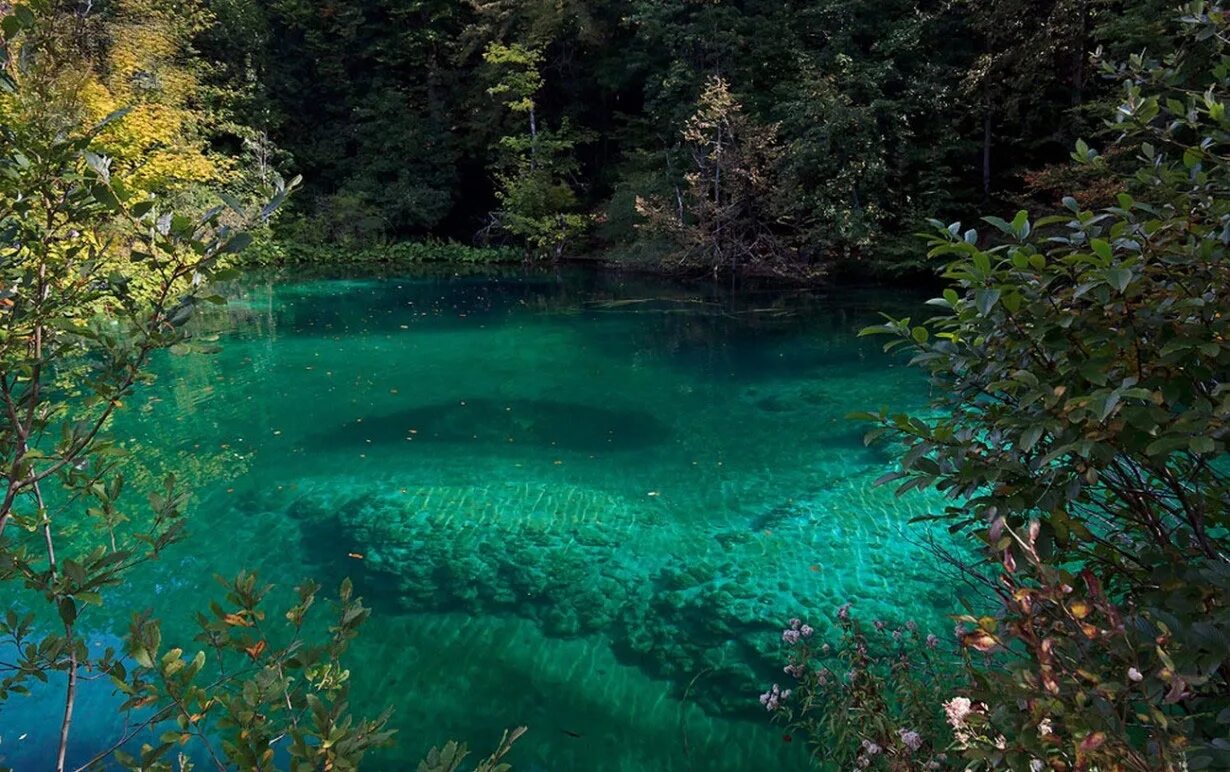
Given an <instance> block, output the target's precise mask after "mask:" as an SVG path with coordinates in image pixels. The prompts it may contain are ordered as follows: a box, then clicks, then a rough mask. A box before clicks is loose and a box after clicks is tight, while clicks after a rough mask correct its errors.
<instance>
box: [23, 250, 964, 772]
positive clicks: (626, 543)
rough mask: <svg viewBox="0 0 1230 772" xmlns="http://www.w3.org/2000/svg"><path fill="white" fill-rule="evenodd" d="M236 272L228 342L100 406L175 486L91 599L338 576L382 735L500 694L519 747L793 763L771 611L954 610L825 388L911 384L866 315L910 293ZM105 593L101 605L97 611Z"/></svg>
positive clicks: (202, 330) (703, 765)
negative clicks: (186, 497) (350, 588)
mask: <svg viewBox="0 0 1230 772" xmlns="http://www.w3.org/2000/svg"><path fill="white" fill-rule="evenodd" d="M227 292H228V294H229V295H230V296H231V297H232V300H231V302H230V304H229V306H228V307H227V308H226V309H225V310H223V311H215V312H212V313H211V314H209V315H206V316H203V317H201V318H199V319H198V320H196V322H195V323H194V324H195V325H196V326H197V328H198V332H199V334H201V335H202V336H205V337H209V336H212V335H217V336H218V342H219V344H220V346H221V351H220V353H216V354H213V355H189V356H178V357H176V356H171V355H170V354H167V355H165V356H161V357H160V358H159V359H158V360H157V362H156V367H155V370H156V372H157V374H158V380H157V382H156V383H155V384H154V385H152V386H150V387H147V388H145V389H144V390H143V391H142V392H141V393H140V394H139V395H138V396H137V398H136V399H134V400H131V401H130V406H129V407H130V409H129V410H128V412H127V413H126V414H125V415H124V416H123V418H122V420H121V421H120V422H119V424H118V425H117V427H116V433H117V435H118V436H119V437H121V438H123V439H124V441H125V442H126V444H127V445H128V446H129V447H130V448H131V449H133V450H135V451H137V453H136V454H135V455H136V457H138V458H141V459H143V461H142V463H143V465H144V466H142V467H140V468H134V469H133V470H131V472H130V474H131V475H132V476H133V477H134V479H136V480H137V483H138V487H139V486H140V484H142V482H143V481H145V482H148V480H151V479H154V478H155V477H156V476H157V475H158V474H159V473H160V472H161V471H163V470H166V469H173V470H176V471H178V472H179V473H180V475H181V476H182V477H183V478H184V479H186V480H188V481H189V482H190V483H191V485H192V486H193V488H194V489H195V490H196V501H195V505H194V514H193V521H192V523H193V525H192V531H193V537H192V538H191V539H190V540H189V541H188V542H186V543H185V544H182V545H179V546H177V547H176V548H175V549H174V550H173V551H172V552H171V553H170V554H168V555H167V557H166V559H164V560H162V561H160V562H159V563H157V564H155V565H152V566H150V567H148V568H144V569H142V571H141V573H140V574H139V575H138V576H136V577H135V578H134V581H133V583H132V584H131V585H129V586H127V587H126V588H125V589H124V590H123V591H122V594H120V595H118V596H113V597H112V599H111V604H112V607H113V608H119V607H123V606H125V605H128V606H153V607H155V608H156V609H158V611H159V612H160V614H161V615H162V616H163V618H164V619H166V621H167V628H168V630H167V633H166V637H167V638H174V637H176V636H177V634H178V635H180V636H182V637H185V638H186V637H187V634H188V631H189V630H190V619H191V615H190V611H189V610H190V609H193V608H195V607H199V606H201V605H202V603H201V602H200V598H201V593H202V591H205V592H213V586H212V582H211V579H210V577H211V576H212V575H214V574H215V573H220V574H233V573H235V572H237V571H238V570H239V569H240V568H249V569H254V570H257V571H259V572H260V574H261V576H262V578H264V579H265V580H267V581H270V582H273V583H274V584H276V585H278V586H279V587H281V588H290V587H291V586H293V585H294V584H295V583H297V582H298V581H299V580H300V579H302V578H303V577H305V576H314V577H316V578H318V579H320V580H321V581H322V582H323V583H325V584H326V585H335V584H336V582H338V581H340V579H341V577H343V576H346V575H350V576H352V577H353V578H354V580H355V582H356V585H357V587H358V589H359V592H360V593H361V594H362V595H364V597H365V598H366V599H367V601H368V602H369V604H370V605H372V606H373V607H374V609H375V612H376V613H375V616H374V618H373V621H372V622H371V623H370V625H369V626H368V627H367V629H366V632H365V635H364V637H363V638H361V639H360V640H359V641H358V642H357V644H356V646H355V648H354V650H353V656H352V657H351V665H352V669H353V672H354V675H355V679H356V687H355V704H356V707H357V708H358V709H360V710H366V711H368V712H371V713H375V712H377V711H378V710H379V709H380V708H381V707H382V706H384V705H392V706H394V708H395V713H394V722H395V724H396V726H397V728H398V729H399V730H400V737H399V745H398V747H397V749H395V750H394V751H391V752H389V753H387V754H384V755H382V756H381V757H379V758H377V759H373V764H372V765H371V766H372V768H374V769H402V768H406V767H411V768H412V767H413V763H412V762H416V761H417V759H418V758H420V757H421V756H422V755H423V754H424V753H425V752H426V750H427V749H428V748H429V747H430V746H431V745H432V744H435V743H438V742H442V741H443V740H445V739H448V738H457V739H460V740H464V741H467V742H469V743H470V745H471V746H472V747H474V748H475V749H476V750H484V749H489V748H490V747H492V746H494V744H495V742H496V741H497V740H498V739H499V736H500V732H501V731H502V730H503V729H504V728H507V727H512V726H516V725H520V724H525V725H528V726H529V728H530V731H529V733H528V734H527V735H526V736H525V737H524V738H523V739H522V741H521V742H520V743H519V745H518V747H517V748H516V751H515V752H514V754H513V756H512V761H513V762H514V766H515V768H516V769H519V770H594V771H598V772H601V771H605V770H611V771H615V770H715V771H718V770H758V769H768V768H772V767H777V768H780V769H804V768H806V764H805V749H804V748H803V747H802V743H801V742H800V741H798V740H794V741H792V742H787V741H785V739H784V737H783V733H782V730H781V729H780V728H779V727H774V726H772V725H770V724H769V723H768V721H767V720H766V719H765V717H764V715H763V711H762V709H761V708H760V706H759V704H758V703H757V695H758V694H759V692H760V691H763V690H764V687H765V686H767V685H768V684H770V683H772V682H774V681H779V682H783V684H784V683H785V682H786V681H787V680H788V677H787V676H785V675H784V674H782V673H781V665H782V662H781V661H780V660H779V652H780V630H781V627H782V625H783V623H784V621H785V620H786V619H788V618H790V617H792V616H804V617H806V618H808V619H809V620H810V621H811V622H812V623H813V624H814V625H816V626H817V627H819V628H821V629H827V628H828V624H829V623H828V620H829V619H830V618H831V615H832V611H833V609H835V608H836V607H837V606H839V605H841V604H842V603H844V602H847V601H853V603H854V606H855V608H856V610H857V611H858V613H860V615H863V616H865V617H866V618H884V619H889V620H896V621H904V620H906V619H915V620H917V621H919V622H920V624H923V625H926V626H928V627H929V628H931V629H935V630H936V631H937V632H938V631H939V630H940V629H942V628H943V627H944V626H945V625H944V622H943V620H944V616H943V615H944V614H945V613H946V612H948V611H950V610H951V604H952V599H951V591H950V589H948V588H946V587H944V586H942V585H941V584H939V583H937V581H936V579H935V572H934V570H933V561H932V559H931V558H930V556H929V554H928V553H927V551H926V549H925V548H924V547H922V546H921V545H920V544H919V539H920V538H921V536H922V533H921V532H920V531H918V530H917V529H916V527H915V526H907V525H906V521H907V520H908V519H909V517H911V516H912V515H915V514H919V513H920V512H921V511H922V510H923V508H924V507H925V505H926V503H927V502H926V501H925V500H922V499H919V498H916V497H906V498H904V499H896V498H895V497H894V496H893V495H892V493H891V491H889V490H881V489H873V488H872V485H871V483H872V481H873V480H874V479H875V478H876V477H878V476H879V475H881V474H882V473H883V472H884V471H885V470H886V468H887V466H888V464H889V462H890V457H889V456H888V455H887V452H886V451H885V450H883V449H868V448H865V447H864V446H863V442H862V432H863V428H862V427H861V426H859V425H856V424H852V423H850V422H849V421H847V420H845V415H846V414H847V413H849V412H851V411H855V410H863V409H868V408H878V407H879V406H881V405H884V404H891V405H894V406H898V407H916V406H919V405H921V404H922V403H923V401H924V399H925V396H926V394H925V391H924V388H925V387H924V384H923V382H922V381H921V379H920V378H919V376H918V375H917V374H916V373H914V372H912V371H910V370H908V369H907V368H906V367H905V366H904V365H903V364H902V363H901V362H899V361H894V360H892V359H889V358H887V357H885V356H884V355H883V354H881V353H880V352H879V350H878V345H877V344H876V343H875V342H874V341H865V340H864V341H860V340H858V339H856V337H855V333H856V331H857V330H858V329H859V327H860V326H862V325H863V324H865V323H868V322H870V321H874V319H875V312H876V311H878V310H883V309H888V310H894V311H901V310H903V309H904V310H906V312H908V311H909V310H911V309H912V308H913V306H914V305H915V303H916V299H914V298H904V299H903V298H902V297H901V296H900V294H898V295H897V296H892V295H887V294H884V293H878V292H874V291H863V290H850V289H835V290H829V291H824V292H784V291H780V290H778V291H773V290H764V291H755V290H750V289H746V288H745V289H744V290H742V291H739V292H731V291H730V290H728V289H724V288H720V287H700V288H697V287H695V286H693V287H691V288H684V287H680V286H676V285H673V284H670V283H666V282H663V281H658V280H649V279H634V278H618V277H614V276H610V275H599V274H593V273H586V272H581V271H575V272H573V271H568V272H563V273H534V274H525V273H518V272H511V273H502V274H486V273H477V274H470V275H454V274H451V273H437V274H434V275H427V274H424V275H419V276H367V277H363V276H359V277H355V276H350V277H348V278H335V277H318V278H305V277H301V276H300V277H295V276H290V275H283V276H280V277H269V278H261V279H249V280H246V281H245V282H244V283H242V284H241V285H239V286H235V287H230V288H228V290H227ZM350 553H358V554H361V555H362V556H363V558H362V559H361V560H360V559H355V558H352V557H349V556H348V555H349V554H350ZM11 603H12V601H10V605H11ZM122 619H123V615H122V614H121V613H119V611H116V612H115V615H114V618H107V617H104V616H95V617H93V619H92V620H91V621H92V624H93V625H94V629H95V630H96V633H95V635H96V637H97V639H98V641H99V643H102V642H105V641H106V640H107V639H106V637H105V634H104V631H105V630H107V629H112V630H115V629H122V628H118V627H116V625H119V624H121V621H122ZM56 691H57V692H58V687H57V689H56ZM55 697H56V694H42V695H37V696H36V697H35V698H32V699H31V700H30V701H28V702H26V703H21V704H15V705H10V706H9V707H8V708H6V709H5V711H4V712H3V713H0V755H3V756H4V757H5V759H6V763H8V764H11V765H15V766H16V767H17V768H18V769H23V768H41V767H42V766H44V764H42V763H39V762H40V761H41V760H42V759H45V758H46V754H47V753H48V752H49V748H50V747H51V746H50V743H51V742H52V740H53V737H52V735H53V729H54V724H53V721H52V720H51V719H52V717H53V716H54V715H55V711H56V710H57V707H56V705H55ZM112 699H113V698H112V697H111V696H110V695H109V693H108V690H107V689H106V688H105V687H104V686H102V685H101V684H98V685H91V686H89V687H88V688H87V689H86V693H85V694H84V695H83V698H82V700H83V702H82V704H83V709H82V710H81V711H79V723H78V734H77V735H76V739H75V742H74V744H73V746H72V751H73V755H74V756H77V757H79V758H84V757H88V755H89V751H90V750H91V749H92V748H93V747H97V745H98V744H99V742H100V738H103V737H106V736H108V735H109V734H110V733H112V732H113V731H114V730H115V728H116V722H115V720H114V719H113V718H112V717H111V712H110V710H109V706H110V705H111V704H112ZM23 734H24V735H26V736H25V738H24V739H18V738H19V737H20V736H21V735H23Z"/></svg>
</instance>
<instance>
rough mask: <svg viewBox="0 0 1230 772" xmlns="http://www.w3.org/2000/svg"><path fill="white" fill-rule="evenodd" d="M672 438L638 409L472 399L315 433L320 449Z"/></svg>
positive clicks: (577, 447)
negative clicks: (421, 444) (384, 445)
mask: <svg viewBox="0 0 1230 772" xmlns="http://www.w3.org/2000/svg"><path fill="white" fill-rule="evenodd" d="M669 437H670V429H669V428H668V427H667V426H666V424H664V423H662V422H661V421H659V420H658V419H657V418H655V417H654V416H653V415H651V414H650V413H647V412H643V411H638V410H620V409H615V408H603V407H595V406H593V405H582V404H577V403H571V402H553V401H549V400H529V399H510V400H491V399H471V400H458V401H457V402H447V403H439V404H434V405H421V406H418V407H412V408H407V409H406V410H402V411H399V412H396V413H388V414H385V415H380V416H370V417H368V418H366V419H364V420H363V421H361V422H358V421H351V422H348V423H346V424H343V425H342V426H339V427H337V428H336V429H332V430H330V431H327V432H321V433H319V434H317V435H315V437H314V438H313V441H314V444H316V445H317V446H318V447H321V448H337V447H339V446H347V445H375V444H394V443H397V444H402V445H413V444H420V443H433V442H445V443H470V444H481V445H492V446H499V447H505V446H507V447H510V448H516V447H519V446H527V445H528V446H530V447H549V448H559V449H561V450H571V451H577V452H587V453H593V452H598V451H625V450H639V449H642V448H647V447H650V446H653V445H658V444H661V443H663V442H665V441H666V440H667V439H669Z"/></svg>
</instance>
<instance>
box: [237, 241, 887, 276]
mask: <svg viewBox="0 0 1230 772" xmlns="http://www.w3.org/2000/svg"><path fill="white" fill-rule="evenodd" d="M551 263H574V264H576V263H583V264H586V265H590V266H594V267H600V268H603V269H610V270H617V271H623V272H632V273H645V274H652V275H656V276H671V277H677V278H714V277H716V276H726V277H730V276H731V271H730V270H729V269H727V270H724V271H710V270H699V271H698V270H697V269H696V267H695V266H691V267H680V266H670V265H664V264H662V263H659V262H653V261H646V260H623V259H610V258H608V257H604V256H602V255H593V254H591V255H577V256H567V257H563V258H558V259H556V260H551V259H549V258H548V259H544V258H534V257H533V256H528V255H527V253H526V251H525V250H524V249H523V248H521V247H514V246H471V245H468V244H462V243H459V242H456V241H443V240H438V239H427V240H424V241H399V242H394V243H390V244H379V245H369V246H359V245H352V244H343V243H308V242H302V241H296V240H293V239H276V238H260V237H258V238H257V239H256V240H255V241H254V242H253V243H252V244H251V245H250V246H249V247H247V248H246V249H245V250H244V251H243V252H242V253H240V254H237V255H234V256H232V257H231V260H230V261H229V264H228V267H232V268H263V267H268V268H277V267H285V266H306V265H318V266H344V265H386V266H395V265H426V264H434V265H447V264H456V265H469V266H479V265H511V264H538V265H541V264H551ZM775 269H776V270H775ZM838 275H839V276H840V277H842V278H847V279H848V278H854V279H868V278H870V279H875V280H885V279H889V280H891V279H893V278H894V277H886V276H883V275H880V274H878V273H877V272H875V271H866V272H860V271H851V270H849V269H847V270H845V271H841V272H836V273H834V272H832V271H829V270H822V269H818V268H817V267H815V266H795V267H794V269H793V270H791V269H789V268H788V267H784V266H780V265H774V266H756V265H753V264H748V265H741V266H739V267H738V270H737V271H734V276H735V277H737V278H743V279H755V280H768V281H772V282H777V283H785V284H795V285H815V284H820V283H827V282H828V280H830V279H832V278H834V276H838ZM895 278H896V279H898V280H900V279H901V278H902V277H901V276H898V277H895Z"/></svg>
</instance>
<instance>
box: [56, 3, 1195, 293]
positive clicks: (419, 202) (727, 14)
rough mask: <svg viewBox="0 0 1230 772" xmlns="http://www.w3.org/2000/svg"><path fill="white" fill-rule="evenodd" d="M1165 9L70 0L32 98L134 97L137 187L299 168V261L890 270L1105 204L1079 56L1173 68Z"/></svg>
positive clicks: (1103, 80)
mask: <svg viewBox="0 0 1230 772" xmlns="http://www.w3.org/2000/svg"><path fill="white" fill-rule="evenodd" d="M1171 5H1172V3H1170V2H1169V0H1054V1H1052V0H1045V1H1044V2H1035V1H1033V0H1021V1H1020V2H1012V1H1010V0H1003V1H997V2H961V1H953V0H936V1H935V2H920V1H919V0H891V2H878V3H867V2H861V0H806V1H805V2H793V0H792V1H791V2H754V1H753V2H738V3H735V2H664V1H662V0H646V1H645V2H641V1H640V0H635V1H634V2H630V3H629V2H611V3H606V2H602V1H601V0H576V1H575V2H573V1H569V2H556V1H555V0H542V1H541V2H530V1H528V0H491V1H490V2H478V1H477V0H475V1H474V2H469V1H467V2H456V1H455V0H439V1H438V2H431V1H429V0H424V1H423V2H401V1H400V0H337V1H336V2H329V3H325V4H323V5H322V4H320V3H316V2H302V3H300V2H293V1H292V0H277V1H276V2H272V1H271V2H259V1H250V0H242V1H241V0H234V1H225V2H223V1H218V2H205V1H204V0H200V1H199V2H187V1H185V2H160V1H157V2H156V1H155V0H105V1H102V2H92V3H84V4H75V3H60V4H57V5H56V8H55V10H54V11H53V13H55V14H56V23H55V26H56V29H57V33H56V34H58V35H60V36H61V37H62V40H61V41H60V43H61V47H60V49H59V51H58V54H57V55H58V56H59V57H62V60H61V61H59V62H58V63H57V65H56V68H57V69H59V70H60V71H61V72H62V76H61V77H59V78H58V82H57V83H56V84H55V86H54V88H52V91H53V92H54V93H53V94H50V95H49V96H50V97H51V98H53V99H54V100H58V101H60V102H61V103H62V104H63V105H65V106H67V107H66V108H65V109H67V110H76V111H77V112H79V113H82V114H83V115H82V116H81V118H82V119H86V118H87V117H88V118H89V119H92V120H98V119H101V118H102V117H103V116H105V115H106V114H107V113H109V112H110V111H111V110H112V109H114V108H115V107H116V106H117V105H120V104H129V103H132V104H133V105H134V108H135V110H136V111H137V113H139V114H140V115H139V117H140V121H139V124H138V120H137V119H136V118H132V119H130V120H129V121H128V122H127V124H126V125H125V126H124V127H123V128H117V129H115V130H113V132H112V134H114V136H111V135H105V136H104V138H103V141H104V146H105V148H106V149H107V150H108V151H109V152H110V153H111V155H112V157H113V158H114V159H115V163H116V164H117V165H123V166H127V167H131V168H133V169H134V180H136V181H139V184H142V185H145V186H147V187H148V188H149V189H151V190H160V191H166V192H174V193H176V194H177V195H180V196H184V197H186V198H187V199H188V200H192V197H193V196H194V195H199V194H200V193H201V191H202V190H205V189H209V188H210V187H211V186H212V187H215V188H221V189H224V190H227V191H229V192H231V193H232V194H234V195H239V196H245V195H246V196H252V195H254V194H255V192H256V191H259V190H260V189H261V186H262V185H266V184H268V182H269V180H270V178H271V177H273V176H277V175H281V176H283V177H286V178H290V177H291V176H294V175H301V176H302V177H303V179H304V181H305V184H304V188H303V190H302V191H301V192H300V193H299V194H298V195H297V196H295V197H294V198H293V199H292V203H291V204H290V206H289V207H288V208H287V210H286V211H285V212H284V213H283V214H282V215H281V216H280V218H279V219H278V221H277V222H276V223H275V225H274V228H275V233H276V235H277V237H278V238H279V239H281V240H284V241H288V242H293V243H297V244H303V245H308V246H320V245H336V244H347V245H351V246H352V247H354V246H359V247H368V248H373V247H375V248H379V247H387V246H389V245H392V244H395V243H398V242H403V241H422V240H425V239H438V240H449V241H456V242H459V243H461V244H466V245H469V244H481V245H488V244H490V245H497V246H513V247H516V248H519V249H524V250H527V251H528V252H530V253H533V254H537V255H547V256H563V255H568V256H595V255H597V256H601V257H602V258H603V259H604V260H608V261H612V262H628V263H633V264H637V265H641V266H645V265H648V266H657V267H669V268H676V269H684V270H692V271H697V270H700V271H710V270H714V269H717V270H721V271H735V272H749V271H756V270H759V271H761V272H767V273H777V274H788V275H796V276H801V277H806V276H808V275H814V274H818V273H822V272H824V271H826V270H829V269H833V268H838V269H844V270H852V271H854V272H855V273H859V274H871V273H888V274H893V273H902V272H910V271H917V270H918V269H919V268H920V267H921V266H922V264H923V261H922V260H920V259H919V258H918V249H917V248H916V245H915V243H914V240H913V238H912V237H913V234H915V233H916V232H917V231H918V230H919V229H920V226H921V224H922V223H924V222H925V221H926V219H927V218H930V217H938V218H940V219H943V220H945V221H946V222H947V221H950V220H955V219H960V218H961V217H962V216H969V215H970V214H971V213H976V212H980V211H984V210H985V211H991V210H997V211H1001V210H1012V211H1015V210H1016V209H1019V208H1030V209H1035V208H1039V207H1041V208H1050V209H1055V208H1057V207H1058V206H1059V199H1060V198H1061V197H1062V196H1063V195H1067V194H1072V195H1074V196H1076V197H1077V198H1078V200H1080V201H1081V202H1082V203H1084V204H1086V205H1090V206H1098V205H1103V204H1107V203H1110V199H1111V190H1112V189H1113V185H1112V184H1110V183H1109V182H1108V181H1107V180H1105V179H1103V178H1100V177H1099V176H1098V175H1097V174H1084V175H1080V174H1074V173H1073V172H1072V171H1071V170H1070V169H1069V168H1068V167H1069V154H1070V152H1071V146H1072V145H1073V143H1074V142H1076V141H1077V140H1078V139H1084V140H1087V141H1093V140H1095V139H1098V138H1101V137H1105V136H1109V135H1110V132H1111V130H1109V129H1107V127H1106V122H1107V120H1108V119H1109V118H1111V117H1112V115H1113V111H1114V110H1115V108H1116V107H1117V101H1116V100H1117V96H1118V84H1117V83H1116V82H1115V80H1114V79H1113V78H1107V77H1106V75H1105V73H1104V72H1103V71H1102V70H1101V68H1100V65H1099V63H1098V61H1097V60H1096V59H1095V58H1094V57H1092V56H1090V53H1091V52H1101V54H1100V55H1101V56H1104V57H1105V58H1106V60H1107V61H1118V60H1122V59H1124V58H1126V57H1128V56H1129V55H1131V54H1135V53H1139V52H1140V51H1141V50H1143V49H1144V47H1145V46H1146V45H1147V47H1148V50H1149V51H1150V52H1151V53H1153V54H1155V55H1162V54H1165V53H1167V52H1168V51H1169V50H1170V49H1172V48H1173V46H1174V45H1175V38H1176V35H1177V32H1176V30H1175V29H1174V25H1173V24H1172V23H1171V22H1172V20H1173V16H1174V13H1173V10H1174V9H1173V8H1171ZM57 110H59V108H57ZM61 112H62V111H61ZM121 135H123V136H121ZM147 153H152V155H151V156H150V157H146V154H147ZM137 167H140V170H139V171H135V170H136V169H137Z"/></svg>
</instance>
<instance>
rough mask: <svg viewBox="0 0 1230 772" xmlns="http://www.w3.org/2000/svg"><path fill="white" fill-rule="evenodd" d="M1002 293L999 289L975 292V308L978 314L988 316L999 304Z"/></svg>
mask: <svg viewBox="0 0 1230 772" xmlns="http://www.w3.org/2000/svg"><path fill="white" fill-rule="evenodd" d="M999 296H1000V291H999V290H997V289H980V290H977V291H975V292H974V306H975V307H976V308H977V309H978V313H980V314H982V315H983V316H986V315H987V314H989V313H991V309H992V308H994V307H995V304H996V303H998V302H999Z"/></svg>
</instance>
